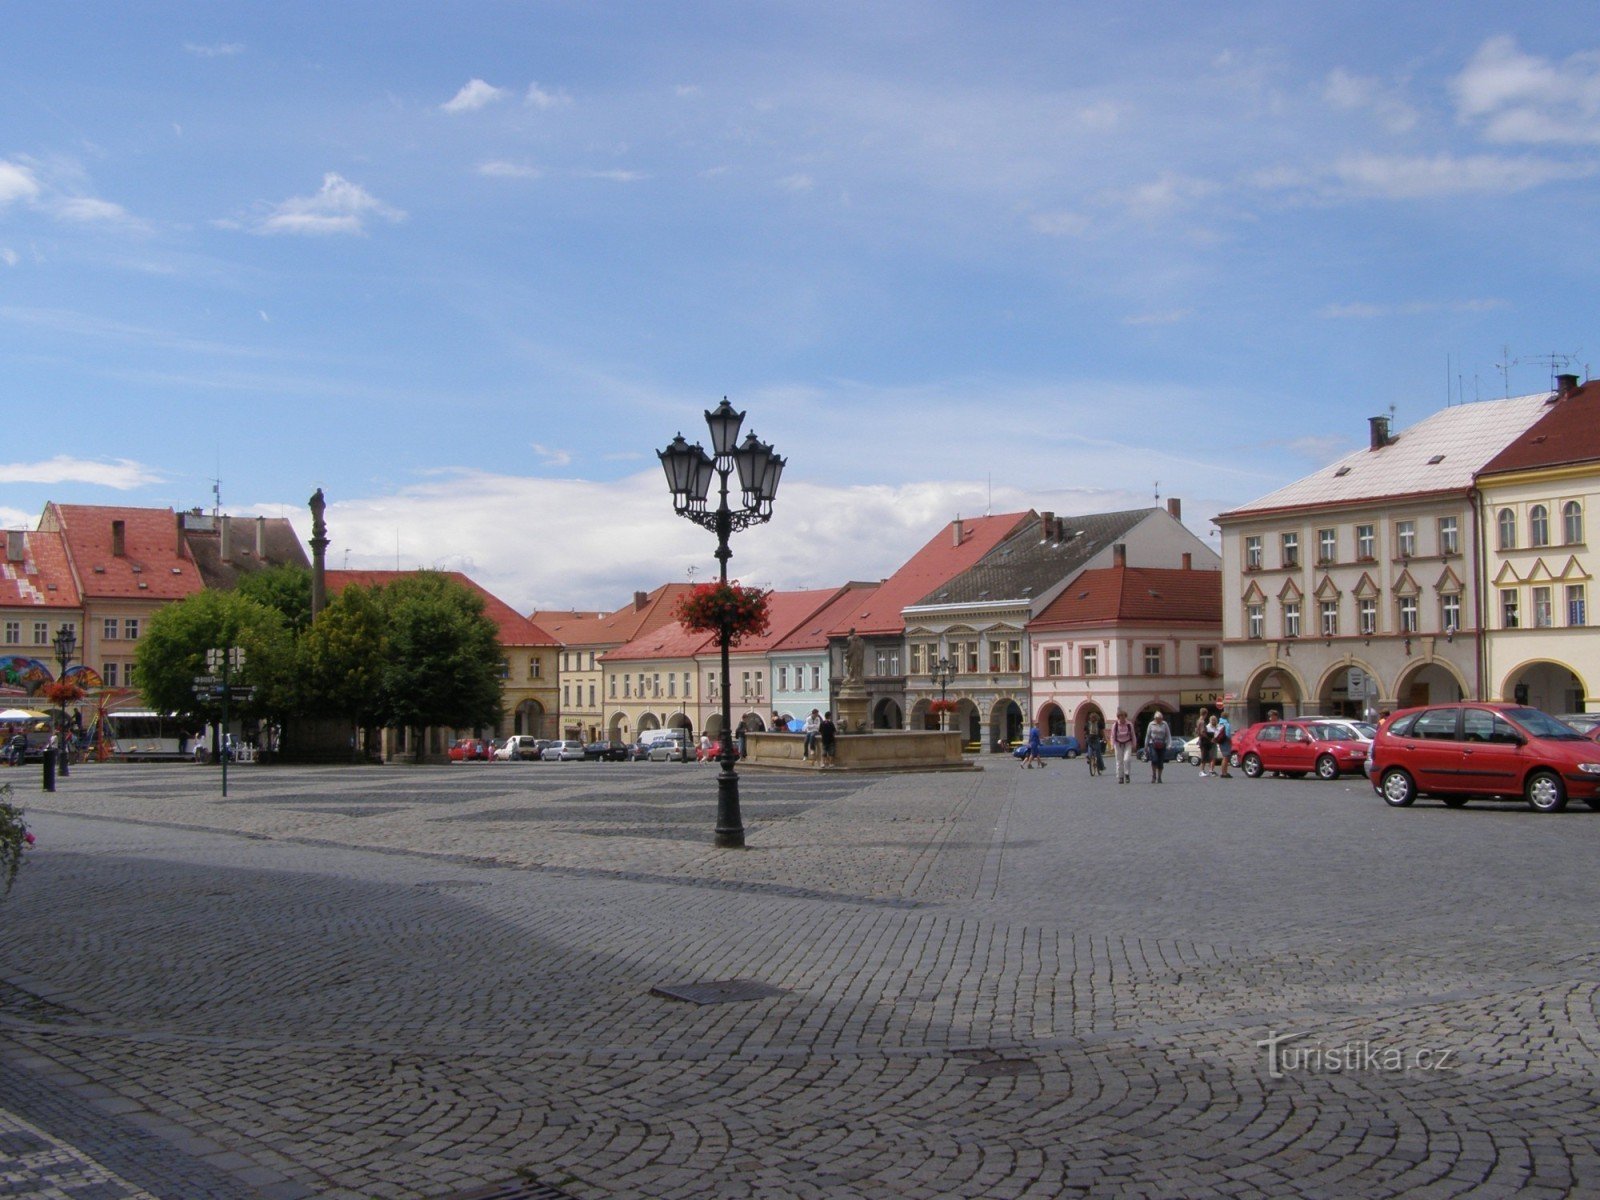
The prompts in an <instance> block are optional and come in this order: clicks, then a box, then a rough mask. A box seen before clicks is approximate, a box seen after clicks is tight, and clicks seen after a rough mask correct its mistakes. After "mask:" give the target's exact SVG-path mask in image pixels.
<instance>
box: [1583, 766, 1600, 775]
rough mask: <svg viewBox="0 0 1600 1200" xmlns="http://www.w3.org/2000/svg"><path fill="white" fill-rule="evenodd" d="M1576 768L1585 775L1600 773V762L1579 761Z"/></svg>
mask: <svg viewBox="0 0 1600 1200" xmlns="http://www.w3.org/2000/svg"><path fill="white" fill-rule="evenodd" d="M1578 770H1580V771H1582V772H1583V773H1584V774H1585V775H1600V763H1579V764H1578Z"/></svg>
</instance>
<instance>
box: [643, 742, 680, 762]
mask: <svg viewBox="0 0 1600 1200" xmlns="http://www.w3.org/2000/svg"><path fill="white" fill-rule="evenodd" d="M650 761H651V762H688V761H689V743H688V742H686V741H682V740H680V739H679V738H662V739H661V740H660V741H659V742H657V743H656V744H655V745H653V746H651V747H650Z"/></svg>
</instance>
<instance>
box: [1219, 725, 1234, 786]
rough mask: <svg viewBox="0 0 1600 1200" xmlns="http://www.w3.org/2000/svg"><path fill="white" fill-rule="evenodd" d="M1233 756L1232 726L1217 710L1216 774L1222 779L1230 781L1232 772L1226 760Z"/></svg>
mask: <svg viewBox="0 0 1600 1200" xmlns="http://www.w3.org/2000/svg"><path fill="white" fill-rule="evenodd" d="M1232 754H1233V726H1232V725H1230V724H1229V723H1228V718H1227V716H1226V715H1225V714H1224V713H1223V711H1222V710H1221V709H1220V708H1219V709H1217V774H1218V775H1219V776H1221V778H1223V779H1232V778H1233V770H1232V766H1231V764H1230V763H1229V762H1228V759H1229V758H1230V757H1231V756H1232Z"/></svg>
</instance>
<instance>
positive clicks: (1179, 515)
mask: <svg viewBox="0 0 1600 1200" xmlns="http://www.w3.org/2000/svg"><path fill="white" fill-rule="evenodd" d="M1167 512H1168V513H1169V514H1171V516H1172V519H1173V520H1174V521H1181V520H1183V501H1182V500H1179V499H1178V498H1177V497H1176V496H1168V497H1167Z"/></svg>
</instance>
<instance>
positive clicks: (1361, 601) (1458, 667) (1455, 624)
mask: <svg viewBox="0 0 1600 1200" xmlns="http://www.w3.org/2000/svg"><path fill="white" fill-rule="evenodd" d="M1547 399H1548V397H1547V396H1546V395H1545V394H1542V393H1541V394H1539V395H1533V396H1521V397H1516V398H1513V399H1509V400H1493V401H1484V402H1481V403H1475V404H1462V405H1457V406H1455V407H1451V408H1446V409H1443V410H1441V411H1439V412H1436V413H1434V414H1433V415H1432V416H1429V417H1427V418H1426V419H1424V420H1422V421H1419V422H1418V423H1417V424H1416V425H1413V426H1411V427H1409V428H1407V429H1405V430H1402V431H1401V432H1400V433H1398V434H1394V433H1391V432H1390V430H1389V427H1388V421H1387V419H1386V418H1383V417H1374V418H1372V419H1371V421H1370V422H1369V438H1368V446H1367V448H1366V449H1364V450H1360V451H1357V452H1356V453H1354V454H1350V455H1346V456H1345V457H1344V458H1342V459H1340V460H1339V461H1337V462H1335V463H1333V464H1331V465H1330V466H1328V467H1325V468H1323V469H1322V470H1320V471H1318V472H1316V473H1315V474H1313V475H1309V476H1306V477H1305V478H1303V479H1301V480H1298V481H1296V482H1295V483H1292V484H1290V485H1288V486H1287V487H1285V488H1281V489H1279V490H1278V491H1276V492H1273V493H1271V494H1270V495H1267V496H1263V497H1262V498H1261V499H1259V500H1256V501H1254V502H1253V503H1251V504H1247V505H1244V506H1242V507H1240V508H1237V509H1234V510H1232V511H1230V512H1225V513H1222V514H1220V515H1219V516H1218V517H1216V518H1215V520H1216V523H1217V525H1218V526H1220V528H1221V530H1222V586H1223V595H1222V623H1223V682H1224V687H1223V693H1224V697H1225V699H1226V702H1227V704H1228V707H1229V713H1230V715H1231V716H1232V717H1233V718H1234V720H1235V722H1236V723H1241V724H1242V723H1246V722H1249V721H1255V720H1259V719H1261V718H1262V717H1263V716H1265V715H1266V713H1267V712H1269V711H1272V710H1279V711H1281V712H1282V713H1283V715H1285V716H1289V715H1291V714H1311V713H1319V714H1337V715H1351V716H1369V717H1370V716H1375V715H1377V714H1378V713H1380V712H1382V711H1383V710H1385V709H1393V708H1398V707H1403V706H1406V705H1410V704H1426V703H1430V702H1434V701H1444V700H1452V699H1459V698H1462V697H1466V696H1477V695H1483V694H1485V681H1484V679H1483V678H1482V677H1481V664H1480V656H1479V635H1480V632H1481V630H1482V628H1483V613H1482V610H1481V607H1480V604H1479V598H1478V595H1477V591H1478V589H1477V588H1476V587H1475V581H1476V580H1477V579H1478V578H1479V572H1480V570H1481V563H1482V555H1481V547H1480V545H1479V539H1478V537H1477V532H1478V519H1477V508H1476V505H1477V495H1476V492H1475V490H1474V482H1473V481H1474V476H1475V474H1476V473H1477V471H1478V470H1479V469H1480V468H1481V467H1483V466H1484V464H1485V463H1487V462H1488V461H1489V460H1490V459H1491V458H1493V457H1494V456H1495V455H1496V454H1497V453H1498V452H1499V451H1500V450H1501V449H1502V448H1504V447H1505V445H1506V444H1507V443H1508V442H1510V441H1511V440H1512V439H1514V438H1515V437H1517V436H1518V435H1519V434H1521V433H1522V432H1523V431H1524V430H1525V429H1527V428H1528V426H1530V425H1532V424H1533V423H1534V422H1535V421H1536V420H1538V419H1539V418H1540V416H1541V415H1543V413H1544V411H1545V406H1546V402H1547Z"/></svg>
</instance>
